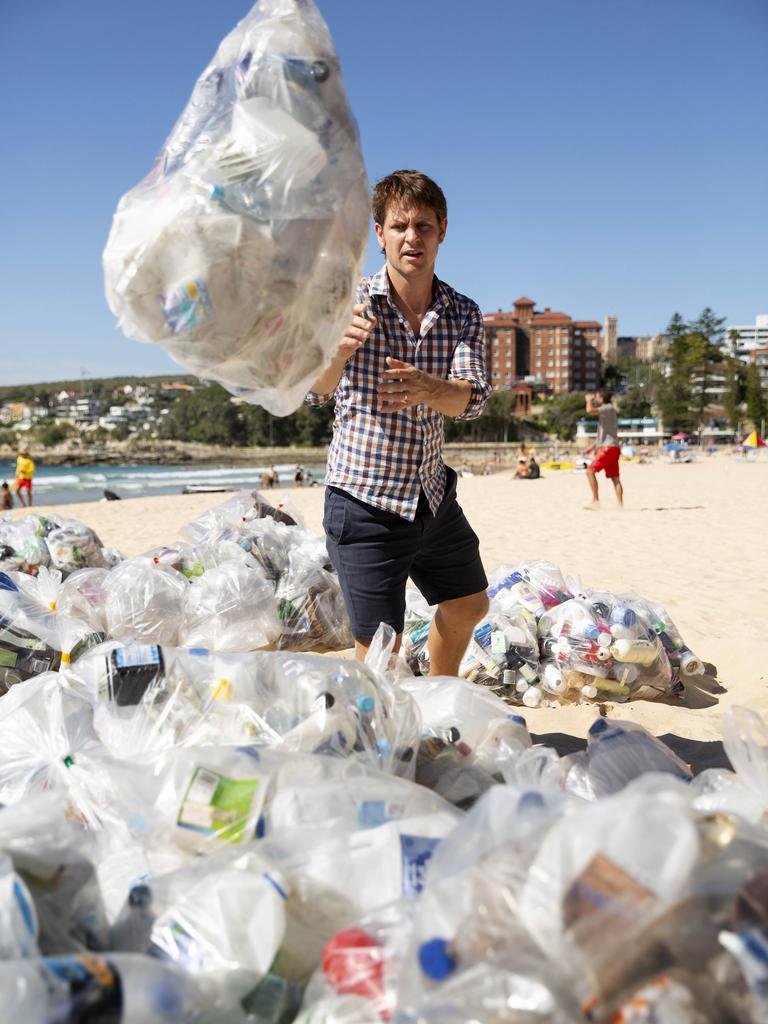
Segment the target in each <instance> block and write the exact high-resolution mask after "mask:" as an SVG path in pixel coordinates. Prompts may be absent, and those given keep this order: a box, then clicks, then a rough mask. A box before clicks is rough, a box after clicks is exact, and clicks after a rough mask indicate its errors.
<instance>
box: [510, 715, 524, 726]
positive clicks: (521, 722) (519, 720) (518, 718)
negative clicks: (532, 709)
mask: <svg viewBox="0 0 768 1024" xmlns="http://www.w3.org/2000/svg"><path fill="white" fill-rule="evenodd" d="M507 718H508V719H509V720H510V722H517V724H518V725H524V726H525V727H526V729H527V728H528V723H527V722H526V720H525V719H524V718H523V716H522V715H507Z"/></svg>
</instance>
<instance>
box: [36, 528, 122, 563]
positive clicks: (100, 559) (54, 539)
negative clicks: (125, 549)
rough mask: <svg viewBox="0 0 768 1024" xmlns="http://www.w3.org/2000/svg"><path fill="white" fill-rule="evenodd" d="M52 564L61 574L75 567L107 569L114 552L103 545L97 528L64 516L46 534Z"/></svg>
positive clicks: (111, 561) (113, 557)
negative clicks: (58, 523)
mask: <svg viewBox="0 0 768 1024" xmlns="http://www.w3.org/2000/svg"><path fill="white" fill-rule="evenodd" d="M45 542H46V544H47V545H48V550H49V551H50V553H51V565H52V566H53V567H54V568H55V569H60V570H61V572H62V573H63V574H65V575H66V574H68V573H70V572H75V570H76V569H109V568H111V567H112V565H113V564H114V559H115V557H117V558H118V559H119V558H120V556H119V555H117V556H115V555H113V554H112V553H110V552H109V551H107V550H106V549H105V548H104V545H103V544H102V543H101V541H100V540H99V538H98V536H97V535H96V532H95V531H94V530H92V529H91V528H90V526H86V525H85V523H80V522H78V521H77V520H76V519H65V520H63V521H62V523H61V524H60V525H59V526H57V527H56V528H55V529H53V530H51V531H50V532H49V533H48V534H47V535H46V538H45Z"/></svg>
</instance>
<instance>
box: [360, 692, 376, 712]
mask: <svg viewBox="0 0 768 1024" xmlns="http://www.w3.org/2000/svg"><path fill="white" fill-rule="evenodd" d="M355 704H356V705H357V709H358V711H362V712H363V714H364V715H370V714H371V712H372V711H373V709H374V708H375V707H376V701H375V700H374V699H373V697H367V696H366V695H365V694H360V696H359V697H358V698H357V700H356V701H355Z"/></svg>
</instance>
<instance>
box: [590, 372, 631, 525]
mask: <svg viewBox="0 0 768 1024" xmlns="http://www.w3.org/2000/svg"><path fill="white" fill-rule="evenodd" d="M586 397H587V415H588V416H597V417H598V421H597V440H596V441H595V443H594V444H593V445H590V446H589V447H588V448H585V449H584V454H585V455H586V454H588V453H589V452H592V451H595V450H596V451H597V455H596V456H595V458H594V460H593V461H592V462H591V463H590V465H589V467H588V468H587V480H588V481H589V488H590V490H591V491H592V501H591V502H590V504H589V505H586V506H585V508H587V509H590V510H591V511H595V510H597V509H599V508H600V498H599V496H598V492H597V474H598V473H599V472H600V471H601V470H602V471H603V472H604V473H605V477H606V480H610V481H611V483H612V484H613V490H614V493H615V495H616V501H617V502H618V503H619V508H622V507H623V505H624V488H623V487H622V485H621V480H620V478H619V458H620V456H621V447H620V445H619V417H618V415H617V413H616V409H615V408H614V407H613V405H612V404H611V392H610V391H609V390H608V388H601V389H600V390H599V391H598V392H597V394H594V395H587V396H586Z"/></svg>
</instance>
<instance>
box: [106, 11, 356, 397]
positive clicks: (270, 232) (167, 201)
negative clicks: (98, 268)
mask: <svg viewBox="0 0 768 1024" xmlns="http://www.w3.org/2000/svg"><path fill="white" fill-rule="evenodd" d="M368 216H369V203H368V196H367V181H366V175H365V168H364V165H363V161H362V156H361V153H360V145H359V139H358V133H357V127H356V125H355V122H354V119H353V118H352V115H351V113H350V110H349V107H348V105H347V101H346V96H345V92H344V86H343V83H342V79H341V70H340V66H339V60H338V57H337V55H336V53H335V50H334V47H333V43H332V40H331V37H330V34H329V32H328V29H327V27H326V25H325V23H324V21H323V19H322V17H321V16H320V14H319V12H318V10H317V8H316V7H315V5H314V3H312V2H311V0H260V2H259V3H258V4H257V5H256V6H255V7H254V8H253V9H252V10H251V12H250V13H249V14H248V15H246V17H245V18H244V19H243V20H242V21H241V22H240V24H239V25H238V26H237V27H236V28H235V29H233V31H232V32H230V34H229V35H228V36H227V37H226V38H225V39H224V41H223V42H222V43H221V45H220V46H219V49H218V50H217V52H216V55H215V57H214V59H213V61H212V62H211V63H210V64H209V65H208V67H207V68H206V69H205V71H204V72H203V73H202V75H201V76H200V78H199V79H198V81H197V83H196V85H195V88H194V90H193V93H192V96H191V98H190V101H189V103H188V104H187V106H186V108H185V110H184V112H183V113H182V115H181V117H180V119H179V121H178V122H177V124H176V126H175V127H174V129H173V131H172V132H171V134H170V136H169V137H168V139H167V140H166V142H165V145H164V146H163V149H162V151H161V153H160V155H159V157H158V159H157V161H156V163H155V166H154V167H153V169H152V171H151V172H150V174H149V175H148V176H147V177H146V178H145V179H144V180H143V181H142V182H140V183H139V184H138V185H137V186H136V187H135V188H133V189H132V190H131V191H130V192H128V193H127V194H126V195H125V196H124V197H123V198H122V199H121V201H120V204H119V206H118V209H117V212H116V214H115V218H114V222H113V226H112V231H111V233H110V236H109V240H108V242H107V247H106V249H105V252H104V271H105V281H106V291H107V299H108V302H109V305H110V308H111V309H112V311H113V312H114V313H115V315H116V316H117V317H118V318H119V322H120V326H121V327H122V329H123V330H124V331H125V333H126V334H127V335H128V336H129V337H132V338H135V339H136V340H138V341H148V342H155V343H157V344H159V345H162V346H163V348H165V349H166V350H167V351H168V352H169V354H170V355H171V356H173V358H174V359H176V360H177V361H178V362H180V363H181V364H182V365H183V366H185V367H187V368H188V369H189V370H191V371H193V372H194V373H197V374H198V375H199V376H201V377H205V378H207V379H210V380H217V381H219V382H221V383H222V384H223V385H224V386H225V387H227V388H229V389H230V390H231V391H233V392H234V393H236V394H238V395H241V396H242V397H244V398H246V399H247V400H248V401H253V402H257V403H259V404H261V405H263V406H264V407H265V408H267V409H269V410H270V412H273V413H277V414H286V413H289V412H292V411H293V410H294V409H296V408H297V407H298V406H299V404H300V403H301V401H302V398H303V394H304V392H305V391H306V389H307V387H308V385H309V384H311V382H312V380H313V379H314V378H315V377H316V376H317V375H318V373H319V372H320V370H321V368H322V366H323V363H324V362H325V361H326V360H327V359H328V358H329V357H330V354H331V352H332V351H333V350H334V348H335V346H336V344H337V343H338V339H339V338H340V337H341V335H342V334H343V332H344V328H345V326H346V325H347V323H348V322H349V317H350V315H351V311H352V295H353V291H354V287H355V285H356V284H357V281H358V278H359V275H360V271H361V267H362V259H363V255H364V250H365V243H366V241H367V232H368Z"/></svg>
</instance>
